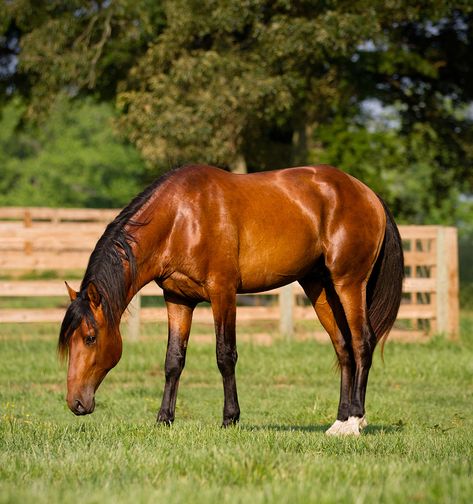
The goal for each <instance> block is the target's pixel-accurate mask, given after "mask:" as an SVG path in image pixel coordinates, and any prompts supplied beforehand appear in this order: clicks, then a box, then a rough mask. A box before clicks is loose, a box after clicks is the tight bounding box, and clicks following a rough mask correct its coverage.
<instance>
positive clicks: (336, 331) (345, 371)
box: [300, 279, 366, 435]
mask: <svg viewBox="0 0 473 504" xmlns="http://www.w3.org/2000/svg"><path fill="white" fill-rule="evenodd" d="M300 283H301V285H302V287H303V288H304V291H305V292H306V294H307V297H308V298H309V299H310V301H311V303H312V305H313V307H314V309H315V312H316V313H317V317H318V318H319V320H320V323H321V324H322V325H323V327H324V329H325V330H326V331H327V333H328V334H329V336H330V339H331V341H332V344H333V347H334V349H335V353H336V355H337V359H338V364H339V367H340V401H339V404H338V413H337V419H336V420H335V422H334V423H333V425H332V426H331V427H330V428H329V429H328V430H327V432H326V434H327V435H347V434H354V435H358V434H359V433H360V429H362V428H363V427H364V426H365V425H366V424H365V423H364V424H363V425H358V424H357V423H355V422H353V421H350V422H349V421H348V419H349V415H350V403H351V394H352V388H353V381H354V374H355V362H354V357H353V352H352V349H351V344H350V333H349V329H348V325H347V321H346V318H345V314H344V312H343V308H342V306H341V304H340V301H339V299H338V296H337V294H336V292H335V290H334V289H333V286H331V285H330V284H327V283H326V285H325V288H324V287H323V284H322V282H321V281H317V280H310V279H304V280H302V281H301V282H300Z"/></svg>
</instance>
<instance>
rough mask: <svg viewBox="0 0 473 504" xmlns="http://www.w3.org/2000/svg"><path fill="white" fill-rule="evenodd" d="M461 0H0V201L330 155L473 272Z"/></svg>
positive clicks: (46, 201)
mask: <svg viewBox="0 0 473 504" xmlns="http://www.w3.org/2000/svg"><path fill="white" fill-rule="evenodd" d="M472 63H473V3H472V2H471V0H463V1H455V0H449V1H445V0H423V1H420V2H408V1H405V0H354V1H346V0H327V1H323V0H318V1H311V0H299V1H290V0H244V1H238V2H237V1H229V0H213V1H210V0H199V1H197V0H173V1H159V0H158V1H156V0H141V1H135V0H105V1H102V2H100V1H85V0H71V1H67V2H65V1H60V0H50V1H48V2H43V1H40V2H38V1H33V0H3V1H1V6H0V107H1V118H0V205H28V204H30V205H49V206H94V207H96V206H99V207H100V206H102V207H109V206H121V205H124V204H125V203H126V202H127V201H128V200H129V199H130V198H131V196H133V195H134V194H136V192H137V191H138V190H139V189H140V188H142V187H143V186H144V185H145V184H146V183H147V182H148V181H150V180H151V179H153V178H155V177H156V176H157V175H159V174H160V173H163V172H165V171H166V170H168V169H169V168H170V167H174V166H177V165H180V164H184V163H189V162H205V163H212V164H217V165H220V166H222V167H225V168H227V169H231V170H234V171H250V172H251V171H257V170H266V169H272V168H279V167H284V166H292V165H300V164H306V163H319V162H324V163H331V164H334V165H336V166H339V167H341V168H343V169H344V170H346V171H348V172H350V173H352V174H354V175H355V176H357V177H359V178H361V179H362V180H364V181H365V182H366V183H367V184H368V185H370V186H371V187H373V188H374V189H375V190H376V191H378V192H379V193H380V194H382V195H383V197H384V198H385V199H386V200H387V201H388V202H389V204H390V206H391V207H392V209H393V211H394V214H395V215H396V217H397V219H398V220H399V222H403V223H442V224H455V225H458V226H459V227H460V230H461V240H462V254H463V255H462V277H463V278H464V279H465V280H469V281H470V282H471V281H473V266H472V265H471V264H472V262H471V261H470V256H471V253H472V250H471V243H472V242H473V223H472V217H471V215H472V213H473V204H472V201H473V106H472V102H473V64H472Z"/></svg>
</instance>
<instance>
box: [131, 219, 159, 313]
mask: <svg viewBox="0 0 473 504" xmlns="http://www.w3.org/2000/svg"><path fill="white" fill-rule="evenodd" d="M162 228H163V226H159V224H156V223H155V222H150V223H149V224H148V225H146V226H142V227H137V228H136V229H134V230H132V231H130V235H131V237H132V239H133V243H132V250H133V255H134V258H135V261H136V272H135V277H134V278H133V275H132V274H131V271H130V265H129V264H128V263H125V264H124V273H125V285H126V289H127V293H128V294H127V305H128V303H129V302H130V301H131V300H132V299H133V297H134V296H135V295H136V293H137V292H138V291H139V290H140V289H141V288H142V287H143V286H145V285H146V284H148V283H149V282H151V281H153V280H155V279H157V278H160V277H161V276H162V275H163V271H164V264H163V261H162V260H160V258H162V256H163V254H162V250H161V249H162V248H163V247H162V243H163V242H164V233H165V232H166V230H165V229H162Z"/></svg>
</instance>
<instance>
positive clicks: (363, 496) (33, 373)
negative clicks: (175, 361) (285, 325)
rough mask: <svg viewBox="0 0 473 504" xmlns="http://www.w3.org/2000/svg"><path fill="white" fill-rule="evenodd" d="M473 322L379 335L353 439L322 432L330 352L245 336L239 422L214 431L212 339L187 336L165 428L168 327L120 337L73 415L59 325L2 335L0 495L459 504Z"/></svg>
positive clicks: (467, 465)
mask: <svg viewBox="0 0 473 504" xmlns="http://www.w3.org/2000/svg"><path fill="white" fill-rule="evenodd" d="M471 322H472V317H466V318H464V319H463V320H462V327H463V335H462V336H463V337H462V340H461V341H460V342H455V343H451V342H447V341H445V340H444V339H442V338H440V337H437V338H433V339H432V340H431V341H430V342H428V343H424V344H401V343H394V342H388V343H387V345H386V350H385V364H384V365H383V364H382V362H381V359H380V356H379V354H378V353H377V355H376V357H375V361H374V366H373V370H372V373H371V376H370V385H369V389H368V401H367V405H368V421H369V423H370V426H369V427H368V429H367V431H366V433H365V434H364V435H363V436H362V437H361V438H359V439H333V438H328V437H326V436H325V435H324V430H325V429H326V428H327V427H328V426H329V425H330V423H331V422H332V421H333V420H334V416H335V412H336V407H337V402H338V386H339V385H338V373H337V371H336V368H335V366H334V356H333V350H332V348H331V346H330V345H328V344H321V343H317V342H314V341H306V342H300V341H295V342H293V343H289V342H285V341H283V340H281V339H279V340H277V341H276V342H275V343H274V344H272V345H270V346H261V345H255V344H252V343H241V344H240V345H239V355H240V359H239V363H238V367H237V377H238V388H239V394H240V405H241V409H242V418H241V423H240V426H239V427H237V428H232V429H227V430H223V429H221V428H220V422H221V413H222V405H223V392H222V386H221V379H220V376H219V373H218V370H217V366H216V364H215V350H214V346H213V345H210V344H202V343H198V342H197V341H198V339H199V338H198V337H197V336H198V335H199V332H195V333H193V334H194V336H196V337H195V341H193V340H192V336H191V343H190V347H189V351H188V358H187V365H186V369H185V371H184V374H183V377H182V380H181V385H180V392H179V398H178V405H177V417H176V422H175V424H174V426H173V427H172V428H170V429H168V428H163V427H157V426H156V425H155V422H154V420H155V414H156V411H157V409H158V406H159V402H160V399H161V394H162V387H163V364H164V352H165V339H164V332H163V331H164V330H165V327H164V326H159V327H158V328H156V327H155V325H154V324H153V325H150V326H149V327H148V326H146V327H145V328H144V332H143V339H142V341H140V342H138V343H131V342H128V341H127V340H126V338H125V347H124V355H123V357H122V360H121V362H120V363H119V365H118V366H117V368H115V369H114V370H113V371H111V373H110V374H109V376H108V377H107V379H106V380H105V382H104V383H103V384H102V386H101V388H100V389H99V391H98V393H97V409H96V412H95V413H94V414H93V415H91V416H88V417H81V418H78V417H74V416H73V415H72V414H71V413H70V412H69V410H68V409H67V406H66V404H65V401H64V395H65V373H66V370H65V367H64V366H62V365H60V364H59V363H58V361H57V359H56V352H55V344H56V341H55V338H56V333H57V327H56V326H54V325H48V324H43V325H38V326H36V325H30V326H10V327H8V326H0V502H5V503H6V502H19V503H20V502H35V503H43V502H44V503H46V502H48V503H50V502H76V501H81V502H101V503H102V502H151V501H154V502H170V503H176V502H179V503H180V502H182V503H184V502H186V503H187V502H242V503H243V502H256V503H263V502H268V503H269V502H287V503H293V502H300V503H306V502H317V503H319V502H322V503H324V502H373V503H375V502H376V503H378V502H399V503H404V502H411V501H413V502H416V501H417V502H451V503H457V502H465V503H466V502H471V501H472V499H473V485H472V484H471V481H472V480H473V463H472V453H473V438H472V436H471V432H472V428H473V418H472V406H471V398H472V397H473V331H472V325H471ZM260 330H261V328H260ZM199 331H201V334H204V332H205V331H207V333H208V334H209V335H210V332H211V328H209V327H207V328H205V327H201V328H199ZM158 333H159V335H158ZM155 334H156V335H157V336H154V335H155Z"/></svg>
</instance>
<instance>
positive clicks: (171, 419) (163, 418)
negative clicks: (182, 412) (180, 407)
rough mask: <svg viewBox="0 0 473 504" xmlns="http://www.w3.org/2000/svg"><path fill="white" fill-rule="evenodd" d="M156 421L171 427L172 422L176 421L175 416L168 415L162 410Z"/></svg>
mask: <svg viewBox="0 0 473 504" xmlns="http://www.w3.org/2000/svg"><path fill="white" fill-rule="evenodd" d="M156 422H157V423H158V424H160V425H166V426H167V427H171V425H172V423H173V422H174V417H170V416H169V415H166V414H165V413H163V412H161V411H160V412H159V414H158V418H157V419H156Z"/></svg>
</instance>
